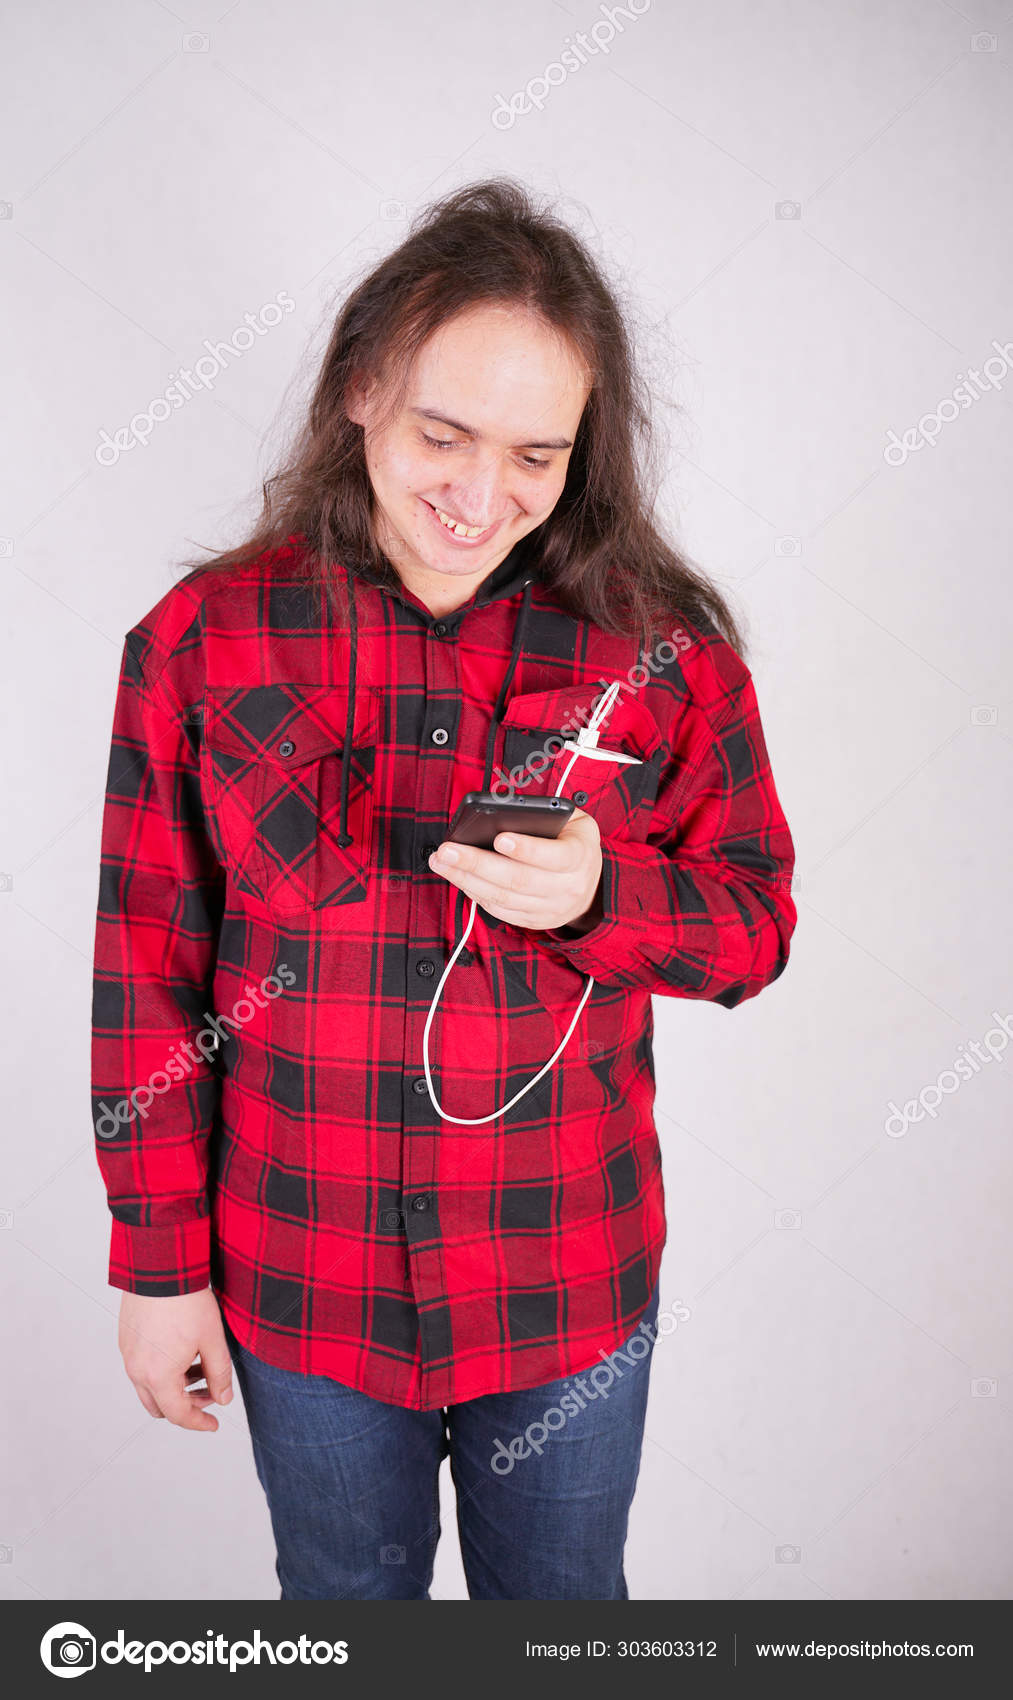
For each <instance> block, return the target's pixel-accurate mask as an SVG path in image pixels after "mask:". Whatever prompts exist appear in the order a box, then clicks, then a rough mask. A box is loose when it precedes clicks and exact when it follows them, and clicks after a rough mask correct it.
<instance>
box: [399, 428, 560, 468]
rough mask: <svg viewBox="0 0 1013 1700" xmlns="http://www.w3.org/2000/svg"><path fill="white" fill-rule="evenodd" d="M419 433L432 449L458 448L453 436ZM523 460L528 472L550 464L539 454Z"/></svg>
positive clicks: (524, 457)
mask: <svg viewBox="0 0 1013 1700" xmlns="http://www.w3.org/2000/svg"><path fill="white" fill-rule="evenodd" d="M419 435H420V436H421V438H422V441H423V442H424V443H428V445H429V447H430V448H431V449H456V448H457V442H456V440H455V439H454V438H453V437H431V436H430V435H429V433H428V431H420V432H419ZM521 461H522V464H523V465H524V467H525V469H526V470H527V471H528V472H541V471H543V469H544V468H545V467H547V466H548V464H549V462H548V461H547V460H539V458H538V456H537V455H522V456H521Z"/></svg>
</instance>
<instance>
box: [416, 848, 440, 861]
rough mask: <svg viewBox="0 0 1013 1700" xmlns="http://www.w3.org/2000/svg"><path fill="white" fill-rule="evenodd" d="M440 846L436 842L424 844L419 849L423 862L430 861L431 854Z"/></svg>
mask: <svg viewBox="0 0 1013 1700" xmlns="http://www.w3.org/2000/svg"><path fill="white" fill-rule="evenodd" d="M438 848H439V846H438V845H436V844H423V846H422V849H421V850H420V851H419V855H420V857H421V858H422V860H423V862H428V860H429V858H430V856H432V855H433V854H434V853H435V851H436V850H437V849H438Z"/></svg>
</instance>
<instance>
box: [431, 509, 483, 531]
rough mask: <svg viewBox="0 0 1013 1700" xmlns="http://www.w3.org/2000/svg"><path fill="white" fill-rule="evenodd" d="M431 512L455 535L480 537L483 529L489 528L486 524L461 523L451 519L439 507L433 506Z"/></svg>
mask: <svg viewBox="0 0 1013 1700" xmlns="http://www.w3.org/2000/svg"><path fill="white" fill-rule="evenodd" d="M433 513H434V514H435V515H436V517H437V519H438V520H439V521H440V522H441V524H442V525H445V526H446V528H447V530H448V531H452V532H453V533H454V536H455V537H481V535H482V533H483V531H488V529H489V527H488V526H487V525H462V524H461V523H460V521H459V520H456V519H451V517H450V515H449V514H445V513H444V512H443V511H442V509H441V508H434V509H433Z"/></svg>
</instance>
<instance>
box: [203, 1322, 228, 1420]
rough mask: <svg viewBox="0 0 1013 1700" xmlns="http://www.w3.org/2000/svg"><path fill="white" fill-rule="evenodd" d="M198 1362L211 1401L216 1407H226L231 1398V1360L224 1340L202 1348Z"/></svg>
mask: <svg viewBox="0 0 1013 1700" xmlns="http://www.w3.org/2000/svg"><path fill="white" fill-rule="evenodd" d="M200 1360H201V1364H202V1365H203V1368H204V1377H205V1380H206V1381H207V1384H208V1392H209V1393H210V1395H211V1397H212V1399H213V1400H214V1402H215V1404H216V1405H227V1404H228V1403H229V1401H230V1400H231V1398H232V1359H231V1358H230V1356H229V1348H228V1346H227V1345H226V1343H225V1340H224V1338H222V1339H220V1340H216V1341H215V1343H214V1345H213V1346H207V1347H202V1348H201V1354H200Z"/></svg>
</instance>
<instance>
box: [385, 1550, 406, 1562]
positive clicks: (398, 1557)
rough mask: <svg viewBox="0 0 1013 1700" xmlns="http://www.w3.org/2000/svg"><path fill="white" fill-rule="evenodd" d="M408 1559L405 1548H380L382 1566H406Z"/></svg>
mask: <svg viewBox="0 0 1013 1700" xmlns="http://www.w3.org/2000/svg"><path fill="white" fill-rule="evenodd" d="M407 1557H408V1554H407V1552H406V1551H405V1549H404V1547H381V1548H380V1563H381V1564H404V1562H405V1560H406V1559H407Z"/></svg>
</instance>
